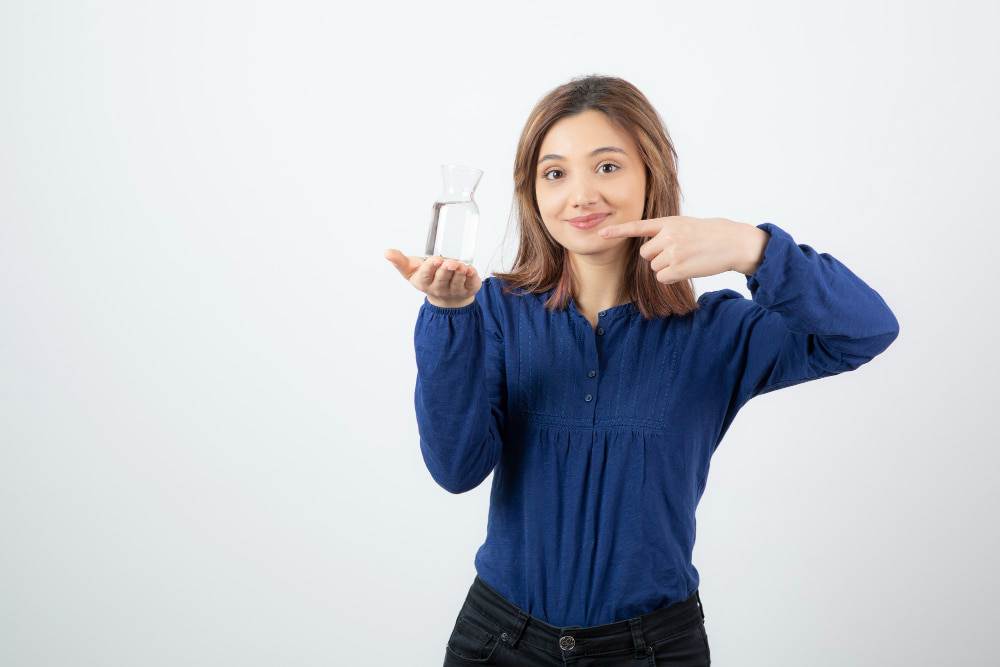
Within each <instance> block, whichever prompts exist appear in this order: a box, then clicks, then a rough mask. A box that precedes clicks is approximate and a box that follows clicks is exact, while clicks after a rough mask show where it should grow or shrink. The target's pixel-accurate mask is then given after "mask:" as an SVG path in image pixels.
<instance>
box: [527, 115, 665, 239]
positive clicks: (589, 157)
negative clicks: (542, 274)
mask: <svg viewBox="0 0 1000 667" xmlns="http://www.w3.org/2000/svg"><path fill="white" fill-rule="evenodd" d="M535 172H536V173H535V196H536V198H537V201H538V210H539V212H541V214H542V221H543V222H544V223H545V227H546V228H547V229H548V230H549V233H550V234H552V236H553V238H555V240H556V241H558V242H559V244H560V245H562V246H563V247H564V248H566V249H567V250H568V251H569V252H570V253H575V254H577V255H590V256H593V258H594V259H598V258H603V259H623V258H624V256H623V252H624V250H625V247H626V243H627V242H628V239H627V238H620V239H610V240H609V239H602V238H601V237H599V236H598V235H597V232H598V231H600V230H601V229H603V228H604V227H607V226H609V225H615V224H620V223H623V222H631V221H633V220H641V219H642V211H643V207H644V204H645V199H646V167H645V165H644V164H643V162H642V160H641V159H640V158H639V150H638V147H637V146H636V144H635V142H634V141H633V140H632V138H631V137H630V136H628V135H627V134H625V133H624V132H621V131H619V130H618V129H616V128H615V127H614V126H613V125H612V124H611V122H610V121H609V120H608V118H607V116H605V115H604V114H603V113H601V112H600V111H594V110H588V111H584V112H582V113H579V114H577V115H575V116H568V117H566V118H562V119H560V120H559V121H557V122H556V123H555V124H553V125H552V127H551V128H549V131H548V133H547V134H546V135H545V138H544V139H543V140H542V145H541V149H540V150H539V160H538V164H537V166H536V169H535ZM593 214H600V215H599V216H598V217H597V220H596V222H595V221H591V222H589V223H588V222H582V223H581V222H575V220H576V219H577V218H585V217H587V216H591V215H593Z"/></svg>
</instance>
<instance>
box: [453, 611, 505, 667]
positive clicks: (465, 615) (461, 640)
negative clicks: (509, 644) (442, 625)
mask: <svg viewBox="0 0 1000 667" xmlns="http://www.w3.org/2000/svg"><path fill="white" fill-rule="evenodd" d="M500 634H501V631H500V629H499V628H497V627H496V626H494V625H493V624H492V623H490V622H489V621H487V620H486V619H484V618H482V616H480V615H479V614H477V613H476V612H474V611H472V610H471V609H469V608H468V607H465V608H463V609H462V611H461V613H459V615H458V620H457V621H456V622H455V629H454V630H452V632H451V637H449V638H448V646H447V650H448V655H449V656H451V657H452V658H455V659H456V660H458V661H459V664H469V665H489V664H492V663H493V661H494V660H496V657H497V652H498V651H499V649H500V645H501V644H502V642H501V641H500Z"/></svg>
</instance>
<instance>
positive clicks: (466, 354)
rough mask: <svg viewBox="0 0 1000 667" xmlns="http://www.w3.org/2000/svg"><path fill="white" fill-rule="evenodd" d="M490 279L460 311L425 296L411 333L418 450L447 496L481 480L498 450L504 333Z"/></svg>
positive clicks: (497, 456)
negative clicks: (474, 298) (415, 366)
mask: <svg viewBox="0 0 1000 667" xmlns="http://www.w3.org/2000/svg"><path fill="white" fill-rule="evenodd" d="M490 281H491V279H490V278H487V280H486V281H484V284H483V286H482V288H481V289H480V290H479V292H478V293H477V294H476V300H475V301H473V302H472V303H471V304H469V305H468V306H465V307H463V308H439V307H437V306H434V305H432V304H431V303H429V302H428V301H427V300H426V299H424V304H423V305H422V306H421V308H420V313H419V314H418V316H417V324H416V327H415V330H414V347H415V349H416V358H417V383H416V389H415V391H414V405H415V407H416V414H417V428H418V430H419V432H420V451H421V453H422V455H423V458H424V463H425V464H426V466H427V469H428V470H429V471H430V473H431V476H432V477H433V478H434V480H435V481H436V482H437V483H438V484H439V485H441V486H442V487H443V488H445V489H446V490H448V491H450V492H452V493H463V492H465V491H468V490H470V489H473V488H475V487H476V486H478V485H479V484H480V483H482V481H483V480H484V479H486V477H487V476H488V475H489V474H490V472H491V471H492V470H493V468H494V467H495V466H496V464H497V462H498V461H499V460H500V453H501V449H502V434H503V426H504V414H505V410H506V380H505V372H504V353H503V336H502V333H501V330H500V326H499V322H500V319H499V317H498V316H497V311H496V310H495V309H496V307H497V306H498V304H496V303H495V302H494V299H493V298H492V287H494V286H492V285H490V284H489V282H490Z"/></svg>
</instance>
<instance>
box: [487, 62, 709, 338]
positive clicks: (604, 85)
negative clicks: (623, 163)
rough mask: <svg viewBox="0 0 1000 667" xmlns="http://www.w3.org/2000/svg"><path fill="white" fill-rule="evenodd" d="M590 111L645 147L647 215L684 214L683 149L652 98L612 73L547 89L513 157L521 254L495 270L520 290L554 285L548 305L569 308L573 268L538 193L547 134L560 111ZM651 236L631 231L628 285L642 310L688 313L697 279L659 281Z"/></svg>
mask: <svg viewBox="0 0 1000 667" xmlns="http://www.w3.org/2000/svg"><path fill="white" fill-rule="evenodd" d="M588 110H596V111H600V112H601V113H603V114H604V115H605V116H606V117H607V118H608V120H609V121H610V122H611V124H612V125H614V126H615V127H616V128H617V129H619V130H620V131H622V132H625V133H627V134H628V135H629V136H631V137H632V139H633V140H634V141H635V143H636V145H637V146H638V147H639V156H640V158H641V159H642V162H643V164H644V165H645V167H646V203H645V206H644V208H643V212H642V219H643V220H647V219H650V218H661V217H665V216H668V215H679V214H680V197H681V189H680V184H679V183H678V181H677V152H676V151H675V150H674V145H673V143H672V142H671V141H670V134H669V133H668V132H667V128H666V126H665V125H664V123H663V120H662V119H661V118H660V116H659V114H658V113H657V112H656V110H655V109H654V108H653V105H652V104H650V103H649V100H647V99H646V97H645V96H644V95H643V94H642V93H641V92H639V90H638V89H637V88H636V87H635V86H633V85H632V84H631V83H629V82H627V81H624V80H622V79H619V78H616V77H610V76H597V75H591V76H586V77H577V78H574V79H572V80H571V81H570V82H569V83H565V84H563V85H561V86H559V87H558V88H555V89H554V90H552V91H551V92H550V93H548V94H547V95H545V97H543V98H542V99H541V100H539V102H538V104H537V105H535V108H534V110H533V111H532V112H531V114H530V115H529V116H528V121H527V122H526V123H525V125H524V130H523V131H522V132H521V139H520V141H519V142H518V144H517V155H516V157H515V158H514V210H515V214H514V218H515V219H516V220H517V228H518V231H519V232H520V235H519V236H520V238H519V240H518V249H517V256H516V257H515V259H514V266H513V267H512V268H511V270H510V271H509V272H506V273H495V274H494V275H496V276H497V277H498V278H500V279H501V280H504V281H505V282H507V283H509V286H508V287H507V290H506V291H508V292H510V291H512V290H514V289H519V290H522V291H526V292H532V293H536V294H539V293H542V292H546V291H548V290H550V289H553V288H555V291H554V292H553V293H552V295H551V296H550V297H549V298H548V299H547V300H546V302H545V307H546V308H547V309H549V310H565V308H566V307H567V306H568V304H569V298H570V296H572V292H573V275H572V271H571V270H570V263H569V259H568V257H567V254H566V253H567V251H566V249H565V248H563V247H562V246H560V245H559V243H558V242H557V241H556V240H555V239H554V238H552V235H551V234H549V231H548V229H546V228H545V223H544V222H543V221H542V216H541V213H540V212H539V210H538V202H537V201H536V199H535V170H536V168H537V167H536V165H537V162H538V153H539V149H540V148H541V145H542V140H543V139H544V137H545V134H546V133H547V132H548V130H549V128H550V127H552V125H553V124H555V122H556V121H558V120H559V119H561V118H564V117H566V116H575V115H576V114H579V113H582V112H584V111H588ZM648 239H649V237H631V238H629V239H627V241H626V243H627V244H628V247H627V251H626V256H627V258H628V259H627V260H626V263H625V267H624V273H623V278H624V285H625V286H624V290H627V291H628V292H630V296H631V297H632V299H633V301H634V302H635V305H636V307H637V308H638V309H639V311H640V312H641V313H642V315H643V317H647V318H658V317H666V316H668V315H672V314H676V315H685V314H687V313H689V312H691V311H692V310H696V309H697V308H698V302H697V300H696V299H695V296H694V285H693V284H692V282H691V281H690V280H685V281H682V282H679V283H674V284H673V285H664V284H663V283H661V282H659V281H657V280H656V276H655V275H654V274H653V272H652V271H651V270H650V268H649V262H648V261H647V260H645V259H643V258H642V257H641V256H640V255H639V247H640V246H641V245H642V244H643V243H645V242H646V241H647V240H648Z"/></svg>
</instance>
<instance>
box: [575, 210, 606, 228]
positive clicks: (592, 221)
mask: <svg viewBox="0 0 1000 667" xmlns="http://www.w3.org/2000/svg"><path fill="white" fill-rule="evenodd" d="M609 215H611V214H610V213H591V214H590V215H584V216H580V217H579V218H570V219H569V220H567V221H566V222H568V223H569V224H571V225H573V226H574V227H576V228H577V229H590V228H591V227H596V226H597V225H599V224H600V223H601V222H603V221H604V219H605V218H606V217H608V216H609Z"/></svg>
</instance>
